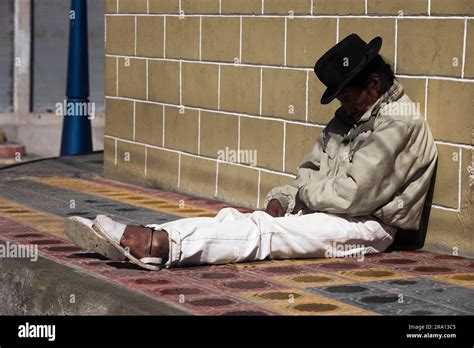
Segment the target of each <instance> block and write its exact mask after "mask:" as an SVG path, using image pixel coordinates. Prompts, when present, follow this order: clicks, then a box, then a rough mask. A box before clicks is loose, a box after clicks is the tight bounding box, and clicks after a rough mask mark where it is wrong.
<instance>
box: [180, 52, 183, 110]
mask: <svg viewBox="0 0 474 348" xmlns="http://www.w3.org/2000/svg"><path fill="white" fill-rule="evenodd" d="M179 105H180V106H183V62H182V61H181V60H180V61H179Z"/></svg>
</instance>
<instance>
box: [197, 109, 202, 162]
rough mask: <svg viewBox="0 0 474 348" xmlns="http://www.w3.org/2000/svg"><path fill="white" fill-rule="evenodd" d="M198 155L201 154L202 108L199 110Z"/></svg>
mask: <svg viewBox="0 0 474 348" xmlns="http://www.w3.org/2000/svg"><path fill="white" fill-rule="evenodd" d="M198 155H201V110H199V111H198Z"/></svg>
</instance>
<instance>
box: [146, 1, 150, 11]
mask: <svg viewBox="0 0 474 348" xmlns="http://www.w3.org/2000/svg"><path fill="white" fill-rule="evenodd" d="M146 13H150V0H146Z"/></svg>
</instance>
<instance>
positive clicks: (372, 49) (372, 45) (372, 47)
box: [321, 36, 382, 104]
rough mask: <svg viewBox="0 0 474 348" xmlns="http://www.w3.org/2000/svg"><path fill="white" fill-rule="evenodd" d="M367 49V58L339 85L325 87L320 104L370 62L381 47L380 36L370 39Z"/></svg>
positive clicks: (329, 100) (328, 101) (332, 96)
mask: <svg viewBox="0 0 474 348" xmlns="http://www.w3.org/2000/svg"><path fill="white" fill-rule="evenodd" d="M368 46H369V51H368V53H367V59H366V60H365V62H364V63H363V64H361V65H359V66H358V67H357V68H356V69H354V70H353V71H351V74H350V76H349V77H348V78H347V79H345V80H344V81H343V82H342V83H341V84H340V85H339V86H337V87H335V88H327V89H326V90H325V91H324V93H323V95H322V97H321V104H329V103H330V102H332V101H333V100H334V98H336V96H337V95H338V94H339V93H340V92H341V91H342V90H343V88H344V87H346V86H347V85H348V84H349V82H351V80H352V79H353V78H354V77H355V76H356V75H357V74H358V73H359V72H360V71H361V70H362V69H364V68H365V67H366V66H367V64H369V63H370V61H371V60H372V59H374V58H375V57H376V56H377V55H378V53H379V51H380V48H381V47H382V38H381V37H380V36H377V37H376V38H374V39H372V41H370V42H369V44H368Z"/></svg>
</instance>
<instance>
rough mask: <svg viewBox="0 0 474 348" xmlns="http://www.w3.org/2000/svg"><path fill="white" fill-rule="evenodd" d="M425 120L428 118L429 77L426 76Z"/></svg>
mask: <svg viewBox="0 0 474 348" xmlns="http://www.w3.org/2000/svg"><path fill="white" fill-rule="evenodd" d="M425 120H428V79H426V78H425Z"/></svg>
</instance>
